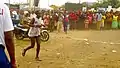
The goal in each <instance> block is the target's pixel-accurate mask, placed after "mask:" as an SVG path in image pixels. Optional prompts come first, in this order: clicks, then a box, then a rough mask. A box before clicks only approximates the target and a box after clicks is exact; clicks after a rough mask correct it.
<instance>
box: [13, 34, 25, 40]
mask: <svg viewBox="0 0 120 68" xmlns="http://www.w3.org/2000/svg"><path fill="white" fill-rule="evenodd" d="M15 37H16V39H17V40H23V39H24V37H23V35H22V34H21V33H20V34H15Z"/></svg>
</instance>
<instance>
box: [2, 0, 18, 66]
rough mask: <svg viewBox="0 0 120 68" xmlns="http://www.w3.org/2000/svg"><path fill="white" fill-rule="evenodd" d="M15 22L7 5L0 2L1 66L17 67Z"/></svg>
mask: <svg viewBox="0 0 120 68" xmlns="http://www.w3.org/2000/svg"><path fill="white" fill-rule="evenodd" d="M13 30H14V27H13V24H12V20H11V16H10V11H9V8H8V7H7V5H5V4H4V3H3V2H2V1H1V2H0V68H17V67H16V61H15V60H16V59H15V47H14V41H13ZM5 47H6V48H7V51H8V53H9V57H10V62H9V60H8V58H7V56H6V54H5Z"/></svg>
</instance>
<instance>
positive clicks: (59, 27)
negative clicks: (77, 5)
mask: <svg viewBox="0 0 120 68" xmlns="http://www.w3.org/2000/svg"><path fill="white" fill-rule="evenodd" d="M62 23H63V15H62V14H59V18H58V23H57V30H58V32H60V31H61V29H62Z"/></svg>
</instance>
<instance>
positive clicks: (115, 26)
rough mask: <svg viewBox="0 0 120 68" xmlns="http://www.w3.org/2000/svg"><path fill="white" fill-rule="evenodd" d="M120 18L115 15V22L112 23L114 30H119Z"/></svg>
mask: <svg viewBox="0 0 120 68" xmlns="http://www.w3.org/2000/svg"><path fill="white" fill-rule="evenodd" d="M117 20H118V16H117V14H116V13H115V14H114V15H113V21H112V28H113V29H117V28H118V21H117Z"/></svg>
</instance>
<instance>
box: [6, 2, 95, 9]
mask: <svg viewBox="0 0 120 68" xmlns="http://www.w3.org/2000/svg"><path fill="white" fill-rule="evenodd" d="M4 1H5V0H4ZM10 1H11V3H15V2H24V3H26V2H27V0H10ZM95 1H96V0H81V2H95ZM5 2H9V0H6V1H5ZM48 2H49V5H52V4H55V5H63V4H64V3H66V2H72V3H79V0H49V1H48V0H40V6H41V7H42V8H45V7H48Z"/></svg>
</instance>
